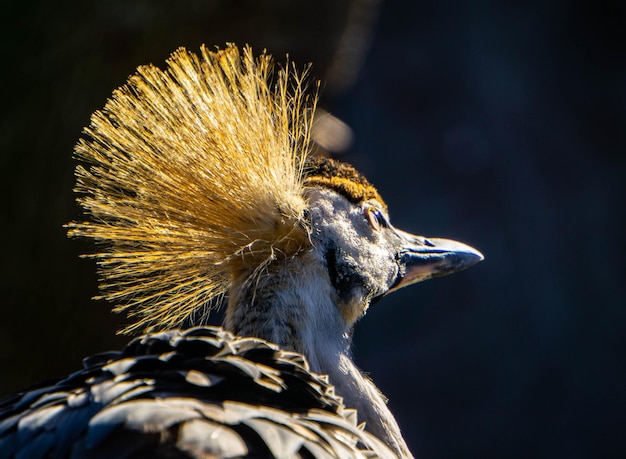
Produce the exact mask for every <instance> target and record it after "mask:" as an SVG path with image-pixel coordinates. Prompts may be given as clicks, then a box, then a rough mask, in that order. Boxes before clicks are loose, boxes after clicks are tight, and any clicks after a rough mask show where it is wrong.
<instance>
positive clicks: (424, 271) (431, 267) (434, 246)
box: [388, 229, 484, 293]
mask: <svg viewBox="0 0 626 459" xmlns="http://www.w3.org/2000/svg"><path fill="white" fill-rule="evenodd" d="M394 231H395V232H396V233H397V235H398V236H400V238H401V240H402V244H401V246H400V249H399V250H398V254H397V259H398V263H399V265H400V272H399V274H398V277H397V278H396V281H395V282H394V284H393V285H392V286H391V288H390V289H389V292H392V291H394V290H397V289H399V288H402V287H406V286H407V285H411V284H414V283H416V282H420V281H423V280H426V279H431V278H433V277H439V276H445V275H447V274H452V273H455V272H457V271H461V270H463V269H465V268H469V267H470V266H472V265H474V264H476V263H478V262H479V261H482V260H483V259H484V257H483V254H482V253H480V252H479V251H478V250H476V249H474V248H472V247H470V246H469V245H466V244H463V243H462V242H457V241H451V240H449V239H431V238H425V237H422V236H414V235H412V234H409V233H405V232H404V231H400V230H397V229H394ZM389 292H388V293H389Z"/></svg>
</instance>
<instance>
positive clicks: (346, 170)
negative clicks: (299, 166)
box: [303, 157, 387, 210]
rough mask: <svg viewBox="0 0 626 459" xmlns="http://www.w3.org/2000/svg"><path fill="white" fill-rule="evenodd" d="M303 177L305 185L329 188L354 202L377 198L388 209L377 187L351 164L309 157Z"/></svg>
mask: <svg viewBox="0 0 626 459" xmlns="http://www.w3.org/2000/svg"><path fill="white" fill-rule="evenodd" d="M303 177H304V186H305V187H309V188H310V187H315V186H320V187H324V188H329V189H331V190H333V191H336V192H337V193H339V194H341V195H343V196H344V197H345V198H346V199H348V201H350V202H352V203H354V204H358V203H361V202H364V201H369V200H371V199H375V200H377V201H378V202H379V203H380V204H382V206H383V207H384V209H385V210H386V209H387V205H386V204H385V201H383V199H382V198H381V197H380V194H378V191H377V190H376V188H374V186H373V185H372V184H371V183H370V182H368V180H367V179H366V178H365V176H363V175H362V174H361V173H360V172H358V171H357V170H356V169H355V168H354V167H352V166H351V165H350V164H347V163H342V162H339V161H335V160H333V159H330V158H323V157H316V158H309V159H307V162H306V166H305V168H304V174H303Z"/></svg>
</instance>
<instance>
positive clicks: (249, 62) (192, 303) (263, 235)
mask: <svg viewBox="0 0 626 459" xmlns="http://www.w3.org/2000/svg"><path fill="white" fill-rule="evenodd" d="M303 80H304V77H303V76H302V75H298V73H297V72H295V70H293V68H290V67H289V66H285V67H283V68H281V69H279V70H278V71H277V72H275V74H273V72H272V60H271V57H270V56H268V55H266V54H262V55H261V56H260V57H258V58H256V59H255V58H254V57H253V54H252V50H251V49H250V48H249V47H246V48H244V49H243V53H241V52H240V51H239V49H238V48H236V47H235V46H232V45H229V46H228V47H227V48H225V49H223V50H219V51H215V52H212V51H209V50H207V49H206V48H205V47H202V48H201V53H200V55H196V54H193V53H190V52H188V51H187V50H185V49H183V48H181V49H178V50H177V51H176V52H174V53H173V54H172V56H171V57H170V58H169V59H168V61H167V69H166V70H160V69H158V68H157V67H154V66H151V65H149V66H142V67H140V68H139V69H138V70H137V73H136V74H135V75H133V76H131V77H130V78H129V80H128V82H127V84H126V85H124V86H123V87H121V88H119V89H117V90H115V91H114V93H113V96H112V98H111V99H110V100H109V101H108V102H107V104H106V105H105V107H104V109H102V110H100V111H97V112H95V113H94V115H93V116H92V119H91V124H90V126H89V128H87V129H86V130H85V133H86V134H87V138H86V139H82V140H80V141H79V142H78V144H77V145H76V148H75V153H76V156H77V158H78V159H79V160H80V161H83V162H84V164H81V165H79V166H78V167H77V169H76V177H77V184H76V188H75V191H77V192H78V193H80V194H81V197H80V198H79V199H78V201H79V203H80V204H81V206H82V207H83V208H84V210H85V212H86V214H88V215H89V216H90V220H89V221H85V222H73V223H71V224H69V225H68V228H69V231H68V233H69V235H70V236H72V237H74V236H81V237H88V238H92V239H94V240H95V241H96V242H98V243H102V244H101V246H102V250H101V251H100V252H99V253H97V254H95V255H93V256H94V257H95V258H96V259H97V260H98V265H99V269H100V278H101V285H100V287H101V293H102V298H104V299H107V300H109V301H112V302H114V303H115V304H117V305H118V306H117V308H116V309H117V310H118V311H126V312H128V313H129V316H131V317H134V318H136V322H135V323H133V324H131V325H129V326H128V327H127V328H126V329H125V330H124V331H125V332H133V331H145V330H152V329H164V328H169V327H173V326H178V325H180V324H181V323H182V322H183V321H184V320H185V319H186V318H187V317H188V316H189V315H190V314H192V313H193V312H194V311H197V310H198V309H201V308H205V307H206V306H207V305H211V304H213V303H214V302H215V301H216V299H219V298H220V297H221V296H223V295H224V294H225V293H226V292H227V289H228V286H229V284H230V282H232V280H233V278H236V277H238V276H241V275H242V274H244V273H246V272H257V273H260V272H262V271H263V270H265V269H267V268H268V267H269V266H270V265H271V264H272V262H273V261H274V260H277V259H284V258H287V257H293V256H296V255H298V254H299V253H301V252H302V251H304V250H307V248H308V247H309V246H310V241H309V233H308V228H307V226H306V222H305V219H304V210H305V207H306V202H305V199H304V198H303V183H302V169H303V167H304V163H305V161H306V156H307V151H308V144H309V130H310V125H311V118H312V113H313V110H314V107H315V102H316V101H315V97H311V98H309V97H307V96H306V94H305V88H304V83H303Z"/></svg>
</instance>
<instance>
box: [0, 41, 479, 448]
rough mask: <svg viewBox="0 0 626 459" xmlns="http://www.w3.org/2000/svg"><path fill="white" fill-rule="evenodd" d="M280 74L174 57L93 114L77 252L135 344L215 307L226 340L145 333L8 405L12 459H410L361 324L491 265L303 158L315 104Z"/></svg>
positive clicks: (74, 228) (363, 186)
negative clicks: (86, 243) (360, 351)
mask: <svg viewBox="0 0 626 459" xmlns="http://www.w3.org/2000/svg"><path fill="white" fill-rule="evenodd" d="M269 73H270V60H269V58H268V57H267V56H262V57H261V58H259V59H258V60H255V59H254V58H253V57H252V55H251V51H250V50H249V49H246V50H245V51H244V55H243V57H241V56H240V54H239V51H238V50H237V49H236V48H234V47H228V48H227V49H226V50H224V51H219V52H215V53H211V52H208V51H206V49H204V48H203V50H202V56H201V57H197V56H195V55H193V54H190V53H187V52H186V51H184V50H179V51H178V52H176V53H175V54H174V55H173V57H172V58H171V59H170V61H169V67H168V69H167V70H166V71H161V70H158V69H156V68H154V67H143V68H140V70H139V72H138V74H137V75H135V76H134V77H131V79H130V80H129V84H128V85H127V86H125V87H124V88H122V89H120V90H118V91H116V92H115V93H114V96H113V99H112V100H111V101H109V103H108V104H107V106H106V107H105V108H104V110H102V111H100V112H96V114H94V117H93V118H92V123H91V127H90V128H89V129H88V130H87V133H88V135H89V136H90V140H83V141H81V142H80V143H79V144H78V146H77V150H76V151H77V154H78V157H79V158H80V159H81V160H83V161H85V162H86V163H87V164H88V166H87V167H83V166H79V168H78V169H77V176H78V182H77V183H78V185H77V191H79V192H80V193H82V194H83V197H81V198H80V202H81V204H82V205H83V207H84V208H85V209H86V211H87V213H88V214H89V215H90V216H91V220H90V221H87V222H80V223H73V224H71V225H70V234H71V235H73V236H86V237H91V238H93V239H95V240H96V241H97V242H100V243H103V244H104V249H103V250H102V251H101V252H100V253H99V254H97V255H96V258H97V259H98V261H99V265H100V272H101V277H102V291H103V297H104V298H106V299H108V300H111V301H114V302H117V303H118V304H120V306H119V307H118V309H120V310H129V311H130V316H131V317H137V318H138V319H137V321H136V322H135V323H134V324H131V325H130V326H129V327H128V328H127V331H135V330H147V331H153V332H154V331H158V330H167V329H171V328H175V327H180V326H181V325H183V324H189V323H191V324H192V325H194V324H196V325H197V324H202V323H203V321H204V318H205V316H206V314H208V312H210V310H211V308H212V307H214V306H215V305H216V303H220V302H223V303H226V311H225V322H224V328H225V329H226V330H228V331H224V330H222V329H217V330H216V329H212V328H203V327H200V328H192V329H190V330H189V331H187V332H177V331H169V332H166V333H161V334H157V335H148V336H147V337H144V338H143V339H142V341H135V342H133V343H131V344H130V345H129V347H127V348H126V349H125V350H124V351H122V353H121V354H120V353H112V354H107V355H104V356H100V357H97V358H92V359H88V360H87V362H86V367H85V369H84V370H83V371H81V372H78V373H76V374H75V375H72V376H70V377H69V378H67V379H65V380H62V381H60V382H57V383H55V384H52V385H49V386H41V387H39V388H35V389H32V390H31V391H29V392H25V393H24V394H22V395H17V396H14V397H12V398H8V399H6V400H5V401H4V402H2V404H0V451H4V452H5V453H4V454H5V455H4V456H3V455H2V454H3V453H2V452H0V458H1V457H27V456H28V455H29V454H30V453H32V452H33V451H34V452H37V453H38V456H36V455H33V457H47V456H48V455H50V456H54V454H56V453H58V454H57V456H56V457H69V456H70V455H71V453H74V454H76V456H75V457H83V456H87V457H111V455H112V454H113V453H114V454H113V455H115V456H117V457H124V454H126V457H142V455H143V456H146V457H246V456H247V457H274V456H275V457H369V456H374V457H403V458H404V457H412V456H411V453H410V452H409V449H408V447H407V445H406V443H405V441H404V439H403V438H402V435H401V433H400V429H399V427H398V425H397V423H396V421H395V419H394V417H393V415H392V414H391V413H390V411H389V410H388V408H387V406H386V403H385V399H384V397H383V396H382V395H381V394H380V392H379V391H378V389H377V388H376V386H375V385H374V384H373V382H372V381H371V380H369V379H368V378H367V377H365V376H364V375H363V374H362V373H361V372H360V371H359V369H358V368H357V367H356V366H355V364H354V363H353V361H352V358H351V354H350V345H351V338H352V330H353V327H354V324H355V323H356V321H357V320H358V319H359V318H361V317H362V316H363V315H364V314H365V313H366V311H367V308H368V307H369V306H370V304H372V302H373V301H376V300H377V299H379V298H381V297H382V296H383V295H385V294H387V293H389V292H390V291H393V290H395V289H397V288H400V287H403V286H405V285H409V284H411V283H414V282H418V281H420V280H424V279H428V278H430V277H434V276H438V275H444V274H447V273H450V272H454V271H458V270H460V269H463V268H465V267H467V266H469V265H471V264H473V263H475V262H477V261H479V260H480V259H481V258H482V256H481V255H480V253H478V252H477V251H475V250H474V249H472V248H470V247H468V246H465V245H463V244H460V243H457V242H454V241H447V240H444V239H426V238H423V237H420V236H413V235H410V234H408V233H404V232H402V231H400V230H397V229H395V228H394V227H393V226H392V225H391V224H390V223H389V217H388V214H387V207H386V205H385V203H384V202H383V201H382V198H381V197H380V195H379V194H378V192H377V191H376V189H375V188H374V187H373V186H372V185H371V184H369V182H368V181H367V180H366V179H365V178H364V177H363V176H362V175H360V174H359V173H358V172H357V171H355V170H354V169H353V168H352V167H351V166H348V165H345V164H341V163H337V162H334V161H332V160H328V159H314V158H311V156H310V155H309V154H308V141H309V140H308V139H309V134H308V132H309V128H310V124H311V120H312V110H313V109H314V101H310V102H308V103H307V99H306V97H305V95H304V93H303V90H302V84H301V79H300V78H299V77H297V75H296V76H291V77H290V76H289V72H288V71H287V70H283V71H280V72H279V73H278V76H277V77H276V79H275V80H271V78H270V75H269ZM271 81H273V83H271ZM231 333H232V334H231ZM238 337H244V338H238ZM250 337H254V338H250ZM242 343H244V344H242ZM270 343H273V344H270ZM242 349H243V350H242ZM305 362H308V363H305ZM319 375H328V376H327V377H326V376H319ZM326 378H328V379H326ZM352 408H355V409H356V413H354V412H352V411H351V409H352ZM357 418H358V423H361V422H364V423H365V424H364V425H365V430H361V429H360V428H359V427H357V426H358V425H359V424H357V421H356V419H357ZM361 427H362V426H361ZM112 448H113V449H112ZM116 448H117V449H116ZM7 451H8V453H6V452H7ZM112 452H113V453H112ZM53 453H54V454H53ZM98 454H101V456H98Z"/></svg>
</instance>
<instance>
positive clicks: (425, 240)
mask: <svg viewBox="0 0 626 459" xmlns="http://www.w3.org/2000/svg"><path fill="white" fill-rule="evenodd" d="M424 245H425V246H427V247H435V244H433V243H432V242H430V241H429V240H428V239H426V238H424Z"/></svg>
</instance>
